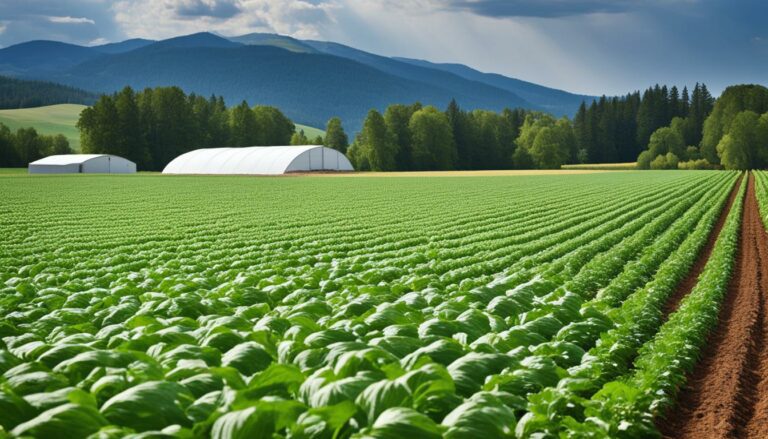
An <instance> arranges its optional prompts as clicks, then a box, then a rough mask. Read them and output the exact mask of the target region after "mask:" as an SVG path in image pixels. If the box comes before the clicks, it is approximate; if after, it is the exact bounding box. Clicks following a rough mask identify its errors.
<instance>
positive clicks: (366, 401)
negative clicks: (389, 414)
mask: <svg viewBox="0 0 768 439" xmlns="http://www.w3.org/2000/svg"><path fill="white" fill-rule="evenodd" d="M411 402H412V401H411V394H410V392H409V391H408V388H407V387H406V385H405V384H404V383H403V382H402V381H399V380H397V381H390V380H381V381H379V382H377V383H373V384H371V385H370V386H368V387H366V388H365V390H363V392H362V393H361V394H360V395H358V397H357V399H356V400H355V403H356V404H357V405H358V406H359V407H360V408H361V409H362V410H363V412H365V414H366V416H367V417H368V423H369V424H372V423H373V422H374V421H375V420H376V418H378V417H379V415H380V414H381V413H382V412H384V410H386V409H388V408H392V407H409V406H410V405H411Z"/></svg>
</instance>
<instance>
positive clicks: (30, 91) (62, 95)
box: [0, 76, 96, 109]
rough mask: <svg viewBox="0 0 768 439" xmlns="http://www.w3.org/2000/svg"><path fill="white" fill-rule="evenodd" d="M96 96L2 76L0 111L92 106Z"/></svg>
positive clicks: (57, 86) (64, 87) (39, 82)
mask: <svg viewBox="0 0 768 439" xmlns="http://www.w3.org/2000/svg"><path fill="white" fill-rule="evenodd" d="M95 100H96V95H95V94H93V93H90V92H87V91H84V90H80V89H78V88H74V87H68V86H66V85H61V84H54V83H52V82H44V81H29V80H24V79H16V78H9V77H7V76H0V109H15V108H32V107H42V106H44V105H53V104H92V103H93V102H94V101H95Z"/></svg>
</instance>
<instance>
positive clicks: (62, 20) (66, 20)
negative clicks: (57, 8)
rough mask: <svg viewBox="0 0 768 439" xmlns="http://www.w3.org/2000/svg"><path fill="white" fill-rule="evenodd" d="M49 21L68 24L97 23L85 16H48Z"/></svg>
mask: <svg viewBox="0 0 768 439" xmlns="http://www.w3.org/2000/svg"><path fill="white" fill-rule="evenodd" d="M48 21H50V22H51V23H66V24H96V22H95V21H93V20H91V19H90V18H85V17H69V16H66V17H48Z"/></svg>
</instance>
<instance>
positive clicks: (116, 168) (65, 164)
mask: <svg viewBox="0 0 768 439" xmlns="http://www.w3.org/2000/svg"><path fill="white" fill-rule="evenodd" d="M29 173H30V174H134V173H136V163H133V162H132V161H130V160H126V159H124V158H122V157H118V156H116V155H108V154H62V155H52V156H48V157H45V158H42V159H40V160H37V161H34V162H32V163H30V164H29Z"/></svg>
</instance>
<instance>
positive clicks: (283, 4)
mask: <svg viewBox="0 0 768 439" xmlns="http://www.w3.org/2000/svg"><path fill="white" fill-rule="evenodd" d="M337 1H338V0H319V1H318V0H312V1H303V0H298V1H297V0H294V1H284V0H226V1H222V0H119V1H117V2H115V3H114V4H113V6H112V10H113V11H114V13H115V21H116V22H117V24H118V25H119V26H120V28H121V29H122V31H123V33H124V34H126V35H127V36H129V37H143V38H168V37H173V36H178V35H182V34H188V33H194V32H201V31H210V32H218V33H221V34H223V35H239V34H245V33H249V32H276V33H281V34H285V35H291V36H294V37H298V38H317V37H320V36H321V35H322V32H321V30H322V29H323V27H324V26H326V25H327V24H328V23H331V22H332V17H331V13H332V11H333V10H334V9H336V8H337V7H338V5H337ZM222 5H228V7H227V8H226V9H223V6H222ZM217 11H226V12H227V13H216V12H217Z"/></svg>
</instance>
